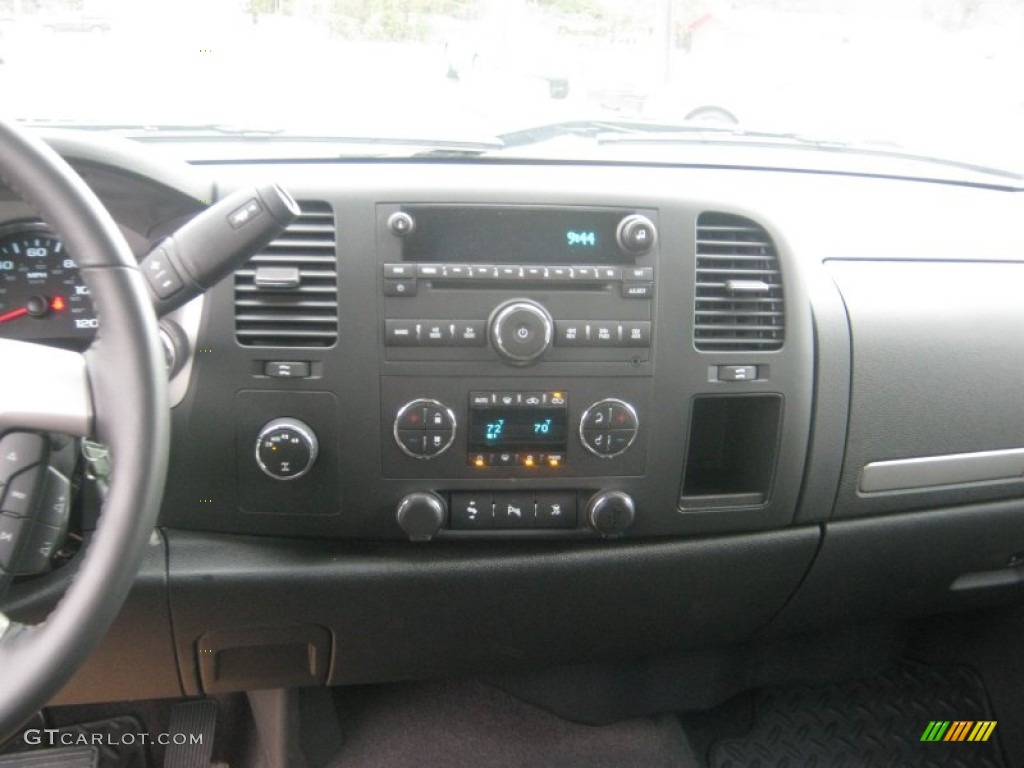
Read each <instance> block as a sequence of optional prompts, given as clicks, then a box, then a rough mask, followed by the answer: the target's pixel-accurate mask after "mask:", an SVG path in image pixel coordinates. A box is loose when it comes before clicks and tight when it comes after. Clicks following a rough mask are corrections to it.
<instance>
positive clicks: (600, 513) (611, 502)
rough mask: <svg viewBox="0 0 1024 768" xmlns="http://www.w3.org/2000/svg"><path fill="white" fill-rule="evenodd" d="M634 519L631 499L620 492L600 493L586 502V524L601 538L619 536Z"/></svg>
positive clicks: (634, 508)
mask: <svg viewBox="0 0 1024 768" xmlns="http://www.w3.org/2000/svg"><path fill="white" fill-rule="evenodd" d="M635 517H636V507H635V506H634V505H633V499H632V497H630V495H629V494H627V493H623V492H622V491H601V492H600V493H597V494H595V495H594V496H592V497H591V499H590V501H589V502H587V523H589V524H590V527H591V528H593V529H594V530H595V531H596V532H597V533H599V534H601V535H602V536H607V537H611V536H621V535H622V534H623V532H624V531H625V530H626V529H627V528H629V526H631V525H632V524H633V519H634V518H635Z"/></svg>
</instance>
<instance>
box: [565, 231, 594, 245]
mask: <svg viewBox="0 0 1024 768" xmlns="http://www.w3.org/2000/svg"><path fill="white" fill-rule="evenodd" d="M565 242H566V243H567V244H568V245H569V247H570V248H596V247H597V232H595V231H594V230H589V231H586V230H575V229H570V230H569V231H568V232H566V233H565Z"/></svg>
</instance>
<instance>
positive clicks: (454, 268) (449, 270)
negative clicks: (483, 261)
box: [444, 264, 472, 279]
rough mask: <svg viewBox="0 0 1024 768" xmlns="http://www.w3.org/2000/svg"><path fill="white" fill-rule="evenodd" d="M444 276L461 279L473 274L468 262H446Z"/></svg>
mask: <svg viewBox="0 0 1024 768" xmlns="http://www.w3.org/2000/svg"><path fill="white" fill-rule="evenodd" d="M444 276H445V277H446V278H449V279H452V278H454V279H461V278H465V277H472V274H471V273H470V271H469V266H468V265H466V264H445V265H444Z"/></svg>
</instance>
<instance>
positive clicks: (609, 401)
mask: <svg viewBox="0 0 1024 768" xmlns="http://www.w3.org/2000/svg"><path fill="white" fill-rule="evenodd" d="M602 405H621V406H622V407H623V408H625V409H626V410H627V411H629V412H630V413H631V414H632V415H633V421H635V422H636V429H634V430H633V436H632V437H631V438H629V442H628V443H626V447H625V448H623V449H622V450H621V451H616V452H615V453H598V452H597V451H595V450H594V449H593V448H592V447H591V446H590V444H589V443H588V442H587V441H586V440H585V439H584V438H583V424H584V423H585V422H586V420H587V417H588V416H589V415H590V412H591V411H592V410H594V409H595V408H599V407H601V406H602ZM609 429H611V427H609ZM576 431H577V432H578V433H579V438H580V442H581V443H582V444H583V447H584V448H586V449H587V450H588V451H590V452H591V453H592V454H594V455H595V456H597V458H599V459H614V458H615V457H616V456H621V455H622V454H624V453H625V452H626V451H628V450H629V449H630V448H632V447H633V443H635V442H636V436H637V435H638V434H639V433H640V417H639V416H638V415H637V413H636V408H634V407H633V406H632V405H630V404H629V403H627V402H626V401H625V400H619V398H617V397H606V398H604V399H603V400H598V401H597V402H596V403H591V404H590V406H589V407H588V408H587V410H585V411H584V412H583V415H582V416H580V425H579V427H578V428H577V430H576Z"/></svg>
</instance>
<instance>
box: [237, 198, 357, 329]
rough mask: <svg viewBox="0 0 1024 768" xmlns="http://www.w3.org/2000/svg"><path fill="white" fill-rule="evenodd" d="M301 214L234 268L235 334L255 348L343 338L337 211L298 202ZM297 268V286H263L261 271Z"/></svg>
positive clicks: (308, 202) (323, 206)
mask: <svg viewBox="0 0 1024 768" xmlns="http://www.w3.org/2000/svg"><path fill="white" fill-rule="evenodd" d="M299 210H300V214H299V217H298V218H297V219H296V220H295V221H294V222H292V224H291V225H290V226H289V227H288V228H287V229H286V230H285V231H284V232H282V233H281V234H280V235H279V236H278V238H277V239H276V240H274V241H273V242H271V243H270V244H268V245H267V246H266V247H265V248H264V249H263V250H261V251H260V252H259V253H257V254H255V255H254V256H253V257H252V258H251V259H249V261H248V262H247V263H246V264H245V265H243V266H242V267H241V268H240V269H238V270H236V271H235V338H236V339H237V341H238V343H239V344H242V345H245V346H252V347H329V346H331V345H333V344H334V343H335V341H337V339H338V254H337V242H336V237H337V233H336V229H335V224H334V210H333V209H332V208H331V206H330V204H329V203H326V202H322V201H304V200H300V201H299ZM267 267H281V268H284V269H292V270H296V269H297V270H298V275H299V280H298V285H296V286H294V287H288V288H284V289H282V288H280V287H278V288H272V287H263V286H261V285H258V284H257V282H256V274H257V270H259V269H261V268H264V269H265V268H267Z"/></svg>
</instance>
